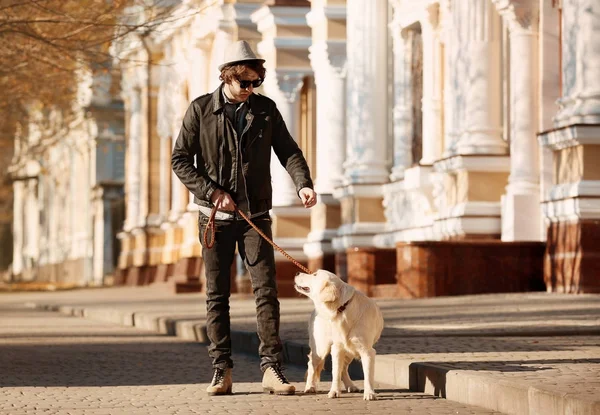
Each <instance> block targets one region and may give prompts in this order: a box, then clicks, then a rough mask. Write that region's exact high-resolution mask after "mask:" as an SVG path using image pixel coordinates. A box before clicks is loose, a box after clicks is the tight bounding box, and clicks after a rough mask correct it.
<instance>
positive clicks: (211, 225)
mask: <svg viewBox="0 0 600 415" xmlns="http://www.w3.org/2000/svg"><path fill="white" fill-rule="evenodd" d="M221 197H223V196H221ZM220 200H221V198H219V200H217V203H215V206H214V207H213V209H212V211H211V212H210V216H209V218H208V222H207V223H206V230H205V231H204V246H206V248H207V249H212V247H213V246H215V215H216V214H217V205H218V204H219V201H220ZM235 211H236V212H237V213H239V214H240V215H241V217H242V218H244V219H245V220H246V222H248V223H249V224H250V226H252V227H253V228H254V230H255V231H256V232H258V234H259V235H260V236H262V237H263V238H265V240H266V241H267V242H269V243H270V244H271V245H273V248H275V249H277V250H278V251H279V252H281V253H282V254H283V256H285V257H286V258H287V259H289V260H290V261H292V262H293V263H294V265H296V266H297V267H298V268H300V269H301V270H302V271H304V272H305V273H307V274H312V272H310V270H309V269H308V268H306V267H305V266H304V265H302V264H301V263H300V262H298V261H296V260H295V259H294V258H292V256H291V255H290V254H288V253H287V252H285V251H284V250H283V249H282V248H280V247H279V246H278V245H277V244H276V243H275V242H273V241H272V240H271V239H270V238H269V237H267V235H265V234H264V233H263V231H261V230H260V229H258V227H257V226H256V225H255V224H254V223H252V221H251V220H250V218H249V217H248V216H246V214H245V213H244V212H242V211H241V210H239V209H238V208H237V206H236V208H235ZM209 232H210V241H208V240H207V236H206V235H207V234H208V233H209Z"/></svg>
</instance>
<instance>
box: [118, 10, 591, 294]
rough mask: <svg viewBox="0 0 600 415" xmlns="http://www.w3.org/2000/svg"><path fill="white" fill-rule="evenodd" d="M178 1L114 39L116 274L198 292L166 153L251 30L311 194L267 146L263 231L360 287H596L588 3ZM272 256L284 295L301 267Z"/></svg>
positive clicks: (186, 199) (379, 290)
mask: <svg viewBox="0 0 600 415" xmlns="http://www.w3.org/2000/svg"><path fill="white" fill-rule="evenodd" d="M174 14H178V16H179V17H178V18H177V19H176V20H175V21H176V22H177V23H169V25H168V27H165V28H164V30H160V31H157V33H155V34H152V35H150V36H145V37H131V38H130V39H128V42H129V43H128V47H126V48H124V49H123V50H124V52H123V56H124V57H127V58H132V59H135V60H136V61H143V62H147V63H148V64H147V65H138V66H136V67H132V68H129V69H127V70H124V72H123V82H122V89H123V96H124V101H125V109H126V125H127V127H126V137H127V161H126V166H127V167H126V185H125V192H126V220H125V226H124V228H123V231H122V232H121V233H120V234H119V238H120V239H121V242H122V250H121V252H120V256H119V269H120V275H121V281H122V282H123V283H128V284H147V283H151V282H155V281H167V280H171V281H176V282H179V284H178V287H179V290H180V291H183V290H200V289H202V258H201V253H200V252H201V247H200V244H199V241H198V228H197V209H196V206H195V205H194V204H193V203H192V200H193V198H192V197H191V195H190V194H189V192H188V191H187V189H185V188H184V187H183V186H182V185H181V184H180V183H179V181H178V180H177V178H176V177H175V176H174V175H173V173H172V172H171V168H170V151H171V148H172V146H173V143H174V140H175V138H176V137H177V134H178V132H179V128H180V126H181V119H182V117H183V114H184V112H185V109H186V108H187V105H188V104H189V102H190V101H191V100H193V99H195V98H196V97H198V96H200V95H202V94H205V93H208V92H211V91H213V90H214V89H215V88H216V87H218V85H219V80H218V72H217V66H218V65H219V63H221V61H222V58H223V52H224V50H225V47H226V46H227V44H229V43H231V42H233V41H235V40H238V39H245V40H247V41H249V42H250V43H251V44H252V45H253V46H254V48H255V50H257V52H258V53H259V55H261V57H263V58H264V59H266V67H267V79H266V80H265V83H264V86H263V87H262V88H261V90H260V91H259V92H261V93H264V94H265V95H267V96H269V97H270V98H272V99H273V100H274V101H275V102H276V103H277V106H278V108H279V110H280V111H281V113H282V115H283V117H284V119H285V121H286V123H287V125H288V127H289V130H290V131H291V132H292V135H293V136H294V138H295V139H296V140H297V142H298V143H299V145H300V147H301V148H302V149H303V151H304V154H305V156H306V158H307V160H308V161H309V166H310V168H311V171H312V173H313V177H314V178H315V179H316V180H315V186H316V190H317V192H318V194H319V203H318V205H317V206H316V207H315V208H313V209H311V210H306V209H304V208H302V207H301V205H300V203H299V200H298V199H297V196H296V195H295V192H294V189H293V186H292V184H291V181H290V180H289V178H288V177H287V175H286V173H285V171H284V170H283V168H282V167H281V166H279V165H278V162H277V159H276V158H273V160H274V161H273V165H272V175H273V188H274V199H273V205H274V207H273V210H272V212H271V215H272V217H273V231H274V238H275V242H276V243H277V244H278V245H279V246H281V247H282V248H284V249H286V251H288V252H289V253H290V254H291V255H292V256H293V257H295V258H296V259H298V260H300V261H301V262H303V263H305V264H306V265H307V266H308V267H309V268H311V269H317V268H326V269H330V270H333V271H335V272H337V273H338V274H340V275H341V276H342V277H343V278H346V279H347V280H348V282H350V283H351V284H353V285H355V286H357V287H358V288H361V289H363V290H364V291H365V292H367V293H368V294H369V295H372V296H379V295H382V296H404V297H424V296H436V295H452V294H471V293H485V292H507V291H529V290H551V291H561V292H598V291H600V278H598V277H597V273H596V274H595V273H594V271H595V269H596V268H597V264H598V262H597V259H596V258H597V256H598V253H597V252H596V251H597V250H598V249H599V248H597V247H598V246H600V244H598V242H600V241H599V240H598V238H599V237H598V236H597V235H600V233H599V232H598V229H597V228H598V226H599V225H598V223H600V222H598V220H599V219H600V209H599V208H600V205H598V203H600V202H599V201H600V198H599V197H598V196H600V190H599V189H600V170H598V165H599V164H598V163H597V161H598V160H600V150H598V149H600V147H599V146H600V141H599V140H600V127H599V119H600V104H599V103H600V85H599V84H598V83H599V82H600V68H599V67H600V47H599V46H598V45H599V43H598V42H597V41H595V39H597V38H598V36H599V35H600V4H598V2H597V1H594V0H347V1H346V0H312V1H310V2H309V1H303V0H288V1H285V0H275V1H219V2H212V1H211V2H208V1H202V0H190V1H186V2H182V3H181V6H180V7H179V8H177V9H176V10H175V11H174ZM277 263H278V270H277V272H278V281H279V288H280V292H281V294H282V295H291V294H292V293H293V288H292V279H293V275H294V274H295V273H296V269H295V267H294V265H293V264H291V263H289V262H288V261H287V260H286V259H285V258H284V257H283V256H279V254H277ZM234 268H235V267H234V264H232V269H234ZM232 279H234V281H235V284H234V287H236V288H235V289H234V290H239V291H248V290H249V285H248V281H247V280H246V279H245V276H244V273H243V272H239V275H237V276H236V273H235V272H232Z"/></svg>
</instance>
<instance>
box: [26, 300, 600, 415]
mask: <svg viewBox="0 0 600 415" xmlns="http://www.w3.org/2000/svg"><path fill="white" fill-rule="evenodd" d="M27 306H28V307H30V308H36V309H40V310H46V311H54V312H59V313H61V314H65V315H68V316H74V317H85V318H89V319H92V320H97V321H103V322H107V323H113V324H118V325H122V326H128V327H136V328H139V329H143V330H149V331H153V332H158V333H160V334H164V335H169V336H176V337H178V338H180V339H183V340H186V341H192V342H199V343H202V344H208V338H207V335H206V326H205V325H204V324H203V323H201V322H198V320H197V319H196V320H193V319H190V320H182V319H177V318H173V317H158V316H156V315H155V314H147V313H143V312H140V313H138V312H134V311H119V310H112V309H87V308H85V307H73V306H57V305H44V304H38V303H28V304H27ZM231 340H232V345H233V350H234V352H238V353H245V354H251V355H255V356H256V355H257V354H258V345H259V339H258V335H257V334H256V333H254V332H246V331H239V330H232V331H231ZM283 350H284V361H285V363H287V364H290V365H297V366H303V367H306V365H307V363H308V353H309V346H308V345H307V344H303V343H299V342H297V341H284V342H283ZM325 371H327V372H330V371H331V360H330V358H329V357H328V359H327V361H326V363H325ZM348 371H349V374H350V376H351V377H352V378H353V379H357V380H358V379H363V372H362V366H361V364H360V362H359V361H356V360H355V361H353V362H352V364H351V365H350V367H349V369H348ZM375 382H376V383H381V384H385V385H389V386H392V387H397V388H400V389H406V390H410V391H412V392H421V393H425V394H428V395H433V396H437V397H441V398H445V399H448V400H451V401H455V402H459V403H463V404H466V405H474V406H479V407H481V408H486V409H491V410H494V411H499V412H503V413H508V414H519V415H520V414H523V415H525V414H544V415H563V414H578V415H598V414H600V400H589V401H588V400H584V399H581V398H580V397H577V396H573V395H571V394H569V393H561V392H553V391H549V390H542V389H538V388H535V387H530V386H527V385H522V384H519V383H517V382H509V381H504V380H498V379H495V378H491V377H488V376H485V375H480V374H473V373H470V372H466V371H461V370H450V369H448V368H447V367H442V366H437V365H435V364H432V363H426V362H415V361H411V360H401V359H395V358H392V357H387V356H386V355H378V356H377V359H376V360H375Z"/></svg>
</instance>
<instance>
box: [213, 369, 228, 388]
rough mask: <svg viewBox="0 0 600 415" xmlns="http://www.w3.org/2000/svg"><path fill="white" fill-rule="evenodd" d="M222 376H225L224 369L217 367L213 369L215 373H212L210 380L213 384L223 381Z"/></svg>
mask: <svg viewBox="0 0 600 415" xmlns="http://www.w3.org/2000/svg"><path fill="white" fill-rule="evenodd" d="M224 378H225V369H219V368H217V369H215V374H214V376H213V380H212V384H213V386H214V385H218V384H220V383H223V379H224Z"/></svg>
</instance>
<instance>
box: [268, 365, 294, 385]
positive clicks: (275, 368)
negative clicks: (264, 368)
mask: <svg viewBox="0 0 600 415" xmlns="http://www.w3.org/2000/svg"><path fill="white" fill-rule="evenodd" d="M271 369H273V373H275V376H276V377H277V380H278V381H279V382H280V383H283V384H289V383H290V382H288V380H287V379H286V378H285V375H284V374H283V370H282V369H281V367H279V366H271Z"/></svg>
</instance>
